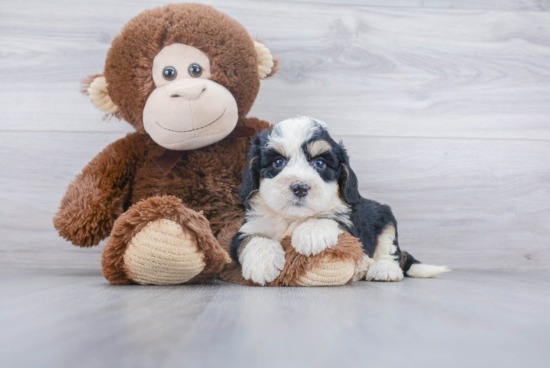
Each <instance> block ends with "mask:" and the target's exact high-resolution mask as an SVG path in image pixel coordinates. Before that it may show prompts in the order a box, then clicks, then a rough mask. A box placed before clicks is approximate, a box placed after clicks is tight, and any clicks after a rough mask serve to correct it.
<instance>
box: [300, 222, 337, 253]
mask: <svg viewBox="0 0 550 368" xmlns="http://www.w3.org/2000/svg"><path fill="white" fill-rule="evenodd" d="M341 233H342V230H341V229H340V226H338V224H337V223H336V222H335V221H333V220H328V219H319V220H317V219H315V220H309V221H306V222H304V223H303V224H301V225H299V226H298V227H296V229H295V230H294V233H293V234H292V246H293V247H294V249H296V252H298V253H300V254H303V255H304V256H311V255H316V254H319V253H321V252H322V251H324V250H325V249H327V248H330V247H333V246H335V245H336V244H337V243H338V235H340V234H341Z"/></svg>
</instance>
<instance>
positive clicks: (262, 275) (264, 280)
mask: <svg viewBox="0 0 550 368" xmlns="http://www.w3.org/2000/svg"><path fill="white" fill-rule="evenodd" d="M239 262H240V263H241V266H242V270H243V277H244V278H245V279H247V280H251V281H254V282H255V283H257V284H260V285H265V284H268V283H270V282H271V281H273V280H275V279H276V278H277V276H279V274H280V273H281V270H282V269H283V267H284V266H285V251H284V250H283V247H282V246H281V244H280V243H279V242H277V241H275V240H272V239H268V238H263V237H254V238H252V239H251V240H250V241H249V242H248V244H246V246H245V247H244V249H243V251H242V252H241V254H240V255H239Z"/></svg>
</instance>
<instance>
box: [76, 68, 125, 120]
mask: <svg viewBox="0 0 550 368" xmlns="http://www.w3.org/2000/svg"><path fill="white" fill-rule="evenodd" d="M82 92H83V93H85V94H88V95H89V96H90V99H91V100H92V103H93V104H94V105H95V107H97V108H98V109H100V110H101V111H103V112H105V113H107V114H111V115H114V114H116V113H117V112H118V107H117V105H115V104H114V102H113V101H112V100H111V97H110V96H109V92H107V81H106V80H105V77H104V76H103V75H101V74H97V75H92V76H90V77H88V78H86V79H84V80H82Z"/></svg>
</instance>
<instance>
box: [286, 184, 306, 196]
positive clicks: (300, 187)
mask: <svg viewBox="0 0 550 368" xmlns="http://www.w3.org/2000/svg"><path fill="white" fill-rule="evenodd" d="M290 189H291V190H292V193H294V195H295V196H296V197H299V198H302V197H305V196H307V192H308V191H309V187H308V186H307V185H305V184H292V186H291V187H290Z"/></svg>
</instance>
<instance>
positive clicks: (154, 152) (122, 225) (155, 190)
mask: <svg viewBox="0 0 550 368" xmlns="http://www.w3.org/2000/svg"><path fill="white" fill-rule="evenodd" d="M173 43H184V44H187V45H191V46H194V47H196V48H198V49H199V50H201V51H202V52H204V53H205V54H206V55H207V56H208V57H209V59H210V63H211V72H212V77H211V79H212V80H213V81H215V82H217V83H220V84H222V85H223V86H225V87H226V88H227V89H228V90H229V91H230V92H231V93H232V94H233V96H234V97H235V99H236V101H237V105H238V109H239V119H238V122H237V125H238V126H243V127H250V128H253V129H254V130H256V131H259V130H262V129H265V128H267V127H269V126H270V125H269V123H267V122H265V121H262V120H259V119H257V118H247V117H246V114H247V113H248V111H249V110H250V108H251V107H252V104H253V102H254V99H255V98H256V95H257V94H258V90H259V85H260V79H259V74H258V66H257V55H256V51H255V48H254V41H253V39H252V37H250V35H249V34H248V33H247V31H246V30H245V29H244V28H243V27H242V26H241V25H240V24H239V23H237V22H236V21H235V20H233V19H231V18H230V17H228V16H227V15H225V14H223V13H220V12H218V11H216V10H215V9H213V8H212V7H209V6H204V5H198V4H177V5H168V6H165V7H161V8H157V9H153V10H148V11H145V12H143V13H141V14H139V15H138V16H136V17H135V18H134V19H132V20H130V21H129V22H128V24H127V25H126V26H125V27H124V29H123V30H122V31H121V33H120V34H119V35H118V36H117V37H116V38H115V39H114V41H113V43H112V45H111V48H110V50H109V52H108V55H107V60H106V63H105V70H104V72H103V74H102V75H103V76H104V77H105V79H106V81H107V86H108V87H107V89H108V92H109V96H110V97H111V99H112V100H113V102H114V103H115V104H116V105H117V106H118V110H119V111H118V112H117V114H118V115H119V117H121V118H123V119H124V120H126V121H127V122H129V123H130V124H132V125H133V126H134V128H135V129H136V131H137V132H136V133H133V134H128V135H127V136H126V137H124V138H122V139H120V140H118V141H116V142H114V143H112V144H110V145H109V146H107V148H105V149H104V150H103V151H102V152H101V153H99V154H98V155H97V156H96V157H95V158H94V159H93V160H92V161H91V162H90V163H89V164H88V165H87V166H86V167H85V168H84V169H83V171H82V173H81V174H79V175H78V176H77V177H76V179H75V180H74V182H73V183H72V184H71V185H70V186H69V188H68V189H67V192H66V194H65V196H64V198H63V199H62V201H61V206H60V209H59V212H58V213H57V214H56V216H55V218H54V226H55V227H56V229H57V230H58V231H59V234H60V235H61V236H62V237H64V238H65V239H67V240H70V241H71V242H72V243H73V244H75V245H78V246H82V247H89V246H93V245H97V244H98V243H99V242H100V241H101V240H102V239H104V238H106V237H107V236H109V234H111V235H112V237H111V239H110V240H109V242H108V243H107V246H106V248H105V251H104V256H103V262H102V264H103V272H104V274H105V277H106V278H107V279H108V280H109V281H110V282H112V283H114V284H125V283H129V282H131V280H130V279H129V278H128V277H127V275H126V274H125V272H124V267H123V259H124V251H125V249H126V245H127V244H128V241H129V240H130V239H131V238H132V236H133V235H134V234H135V233H136V232H137V231H139V229H142V228H143V227H144V226H145V225H146V224H147V223H148V222H150V221H152V220H153V219H158V218H161V217H162V216H165V218H170V219H176V220H177V221H176V220H174V221H176V222H178V223H180V224H181V225H182V227H183V228H184V230H186V231H189V230H190V231H192V232H194V233H196V234H197V239H198V243H199V247H200V248H201V249H202V250H203V251H204V252H205V257H206V260H207V266H206V268H205V269H204V270H203V272H201V274H199V275H198V276H196V277H195V278H193V279H192V280H190V281H189V282H196V283H200V282H208V281H210V280H212V279H214V278H215V277H216V275H217V273H218V272H219V271H220V270H221V268H222V267H223V265H224V264H225V262H226V260H227V259H228V258H227V254H226V253H225V252H224V251H223V250H221V247H220V246H219V245H218V244H217V243H216V246H214V243H213V239H215V237H216V236H219V235H220V234H223V236H222V237H224V238H225V237H228V236H229V237H231V236H232V235H233V233H234V232H236V230H237V228H235V221H237V222H238V219H239V218H242V209H241V204H240V202H239V200H238V189H239V186H240V182H241V172H242V170H243V169H244V167H245V164H246V162H245V155H246V151H247V149H248V147H249V144H250V138H247V137H242V138H232V139H224V140H222V141H220V142H217V143H215V144H212V145H210V146H207V147H204V148H201V149H197V150H192V151H187V152H185V154H184V155H183V157H182V159H181V160H180V161H179V162H178V163H177V164H176V166H175V167H174V168H173V169H172V170H171V171H170V172H169V173H168V174H167V175H164V174H163V173H162V171H161V170H160V169H159V167H158V166H157V163H156V161H157V159H158V158H159V157H160V156H161V155H162V154H163V153H164V151H165V149H164V148H162V147H160V146H159V145H158V144H156V143H155V142H154V141H153V140H152V139H151V138H150V137H149V135H148V134H147V133H146V132H145V131H144V128H143V120H142V115H143V108H144V105H145V102H146V100H147V98H148V97H149V95H150V93H151V92H152V91H153V89H154V83H153V79H152V74H151V73H152V70H151V69H152V65H153V59H154V57H155V56H156V55H157V53H158V52H159V51H160V50H161V49H162V48H163V47H165V46H168V45H170V44H173ZM98 75H99V74H98ZM98 75H95V76H94V77H96V76H98ZM91 80H92V79H91V78H88V79H86V80H84V81H83V82H84V84H85V85H84V88H86V85H89V83H90V82H91ZM115 116H116V115H115ZM160 203H162V205H160ZM198 212H200V213H202V215H200V216H199V215H198ZM192 219H193V220H192ZM191 220H192V221H191ZM113 225H114V228H113ZM232 232H233V233H232ZM222 252H223V253H222Z"/></svg>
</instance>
